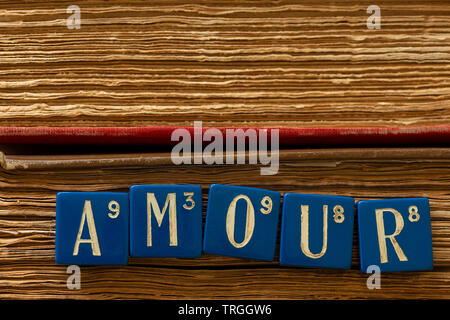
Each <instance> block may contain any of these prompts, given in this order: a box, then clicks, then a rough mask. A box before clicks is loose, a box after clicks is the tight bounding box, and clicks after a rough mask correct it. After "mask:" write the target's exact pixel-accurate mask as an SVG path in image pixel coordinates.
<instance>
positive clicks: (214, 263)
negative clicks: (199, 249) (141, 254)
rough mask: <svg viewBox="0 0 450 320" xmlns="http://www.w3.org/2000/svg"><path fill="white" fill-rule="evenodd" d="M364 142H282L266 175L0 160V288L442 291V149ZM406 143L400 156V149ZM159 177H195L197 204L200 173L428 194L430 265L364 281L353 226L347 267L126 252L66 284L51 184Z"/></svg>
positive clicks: (287, 295) (244, 169)
mask: <svg viewBox="0 0 450 320" xmlns="http://www.w3.org/2000/svg"><path fill="white" fill-rule="evenodd" d="M365 151H366V152H365ZM365 151H364V150H351V149H349V150H340V151H337V152H333V150H327V149H325V150H305V151H301V150H297V151H289V152H287V153H286V154H284V152H283V151H282V156H281V157H280V159H281V160H280V171H279V173H278V174H277V175H276V176H261V175H260V174H259V168H258V167H255V166H248V165H242V166H208V165H196V166H195V165H193V166H183V167H180V166H176V165H171V164H170V163H169V161H168V160H167V159H169V156H168V155H167V154H166V156H165V159H166V160H167V161H166V163H158V164H156V163H151V162H148V163H147V164H144V163H140V165H134V166H130V167H123V166H119V167H109V168H108V167H101V166H99V167H97V168H94V167H91V168H86V167H84V168H83V167H81V168H77V167H76V166H74V167H70V166H69V167H68V166H66V167H57V168H52V167H51V166H47V167H45V168H44V167H41V168H40V169H39V170H36V169H34V170H30V169H14V170H5V169H1V170H0V297H3V298H56V297H59V298H64V297H71V298H80V299H105V298H167V299H176V298H186V299H189V298H224V299H225V298H227V299H237V298H254V299H270V298H283V299H299V298H303V299H308V298H323V299H344V298H388V299H390V298H450V290H449V288H450V287H449V281H450V215H449V212H450V201H449V200H450V198H449V194H448V185H449V182H450V163H449V161H448V160H449V159H448V157H447V154H448V149H442V148H436V149H433V148H430V149H417V150H408V149H405V150H389V149H367V150H365ZM408 152H409V155H410V157H407V156H406V155H407V154H408ZM351 155H352V156H351ZM147 157H151V155H147ZM314 159H322V161H320V162H317V161H314ZM131 160H133V157H131ZM180 170H182V172H183V174H180ZM243 181H245V184H244V183H243ZM165 182H170V183H173V184H177V183H180V184H181V183H186V182H189V183H192V184H200V185H202V186H203V200H204V203H203V206H204V207H203V212H204V213H205V210H206V202H207V192H208V186H209V184H210V183H226V184H237V185H247V186H253V187H261V188H268V189H271V190H276V191H280V192H282V193H283V192H303V193H320V194H335V195H346V196H352V197H355V198H356V200H362V199H379V198H392V197H428V198H429V199H430V206H431V220H432V234H433V251H434V264H435V269H434V270H433V271H431V272H413V273H403V274H386V275H383V276H382V289H381V290H368V289H367V287H366V286H365V283H366V279H367V275H365V274H361V273H360V271H359V270H358V268H359V262H358V259H359V256H358V241H357V232H356V229H355V233H354V235H355V238H354V244H355V247H354V252H353V266H352V270H350V271H340V270H320V269H303V268H286V267H280V266H279V265H278V263H277V262H276V261H274V262H272V263H267V262H259V261H252V260H246V259H237V258H230V257H221V256H213V255H204V256H203V257H202V258H199V259H164V258H154V259H153V258H152V259H138V258H132V259H130V264H129V266H126V267H105V266H103V267H82V289H81V290H80V291H71V290H68V289H67V288H66V286H65V281H66V279H67V274H66V273H65V270H66V269H65V266H58V265H55V264H54V226H55V224H54V218H55V199H56V198H55V197H56V192H58V191H127V189H128V187H129V186H130V185H132V184H158V183H165ZM336 288H339V290H336Z"/></svg>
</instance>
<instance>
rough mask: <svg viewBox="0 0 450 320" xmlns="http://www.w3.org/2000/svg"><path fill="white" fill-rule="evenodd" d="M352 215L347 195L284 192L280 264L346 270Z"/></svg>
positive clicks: (348, 258) (349, 250)
mask: <svg viewBox="0 0 450 320" xmlns="http://www.w3.org/2000/svg"><path fill="white" fill-rule="evenodd" d="M354 215H355V200H354V199H353V198H350V197H340V196H328V195H315V194H297V193H286V194H284V197H283V213H282V223H281V240H280V264H281V265H291V266H300V267H320V268H334V269H350V267H351V263H352V245H353V221H354Z"/></svg>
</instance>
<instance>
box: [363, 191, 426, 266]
mask: <svg viewBox="0 0 450 320" xmlns="http://www.w3.org/2000/svg"><path fill="white" fill-rule="evenodd" d="M358 225H359V246H360V259H361V271H362V272H366V271H367V268H368V267H369V266H371V265H377V266H378V267H380V270H381V272H393V271H416V270H431V269H433V249H432V244H431V224H430V207H429V203H428V199H427V198H410V199H388V200H367V201H359V202H358Z"/></svg>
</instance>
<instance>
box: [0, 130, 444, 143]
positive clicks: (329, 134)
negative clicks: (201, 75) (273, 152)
mask: <svg viewBox="0 0 450 320" xmlns="http://www.w3.org/2000/svg"><path fill="white" fill-rule="evenodd" d="M176 129H184V130H187V131H186V132H189V134H190V135H191V137H193V136H194V128H193V127H175V126H151V127H0V144H94V145H95V144H143V145H175V144H177V143H178V139H177V140H176V141H172V139H171V137H172V132H173V131H174V130H176ZM208 129H209V128H208V127H204V128H202V132H205V131H206V130H208ZM216 129H219V130H220V131H221V132H222V133H223V134H224V135H225V133H226V130H227V129H233V130H236V129H242V130H244V131H246V130H248V129H254V130H256V132H258V130H261V129H266V130H267V133H268V139H269V141H270V136H271V132H272V130H274V129H278V132H279V144H280V146H285V147H286V146H291V147H301V146H371V145H389V146H404V145H409V144H414V145H449V144H450V125H444V126H423V127H360V128H342V127H341V128H334V127H333V128H286V127H283V128H280V127H278V128H256V127H240V128H236V127H221V128H216Z"/></svg>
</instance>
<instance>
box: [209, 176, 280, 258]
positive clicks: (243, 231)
mask: <svg viewBox="0 0 450 320" xmlns="http://www.w3.org/2000/svg"><path fill="white" fill-rule="evenodd" d="M279 212H280V193H278V192H275V191H269V190H264V189H256V188H247V187H238V186H228V185H220V184H212V185H211V186H210V189H209V198H208V208H207V212H206V223H205V239H204V243H203V251H204V252H206V253H210V254H218V255H224V256H233V257H240V258H248V259H258V260H266V261H272V260H273V258H274V254H275V245H276V238H277V229H278V216H279Z"/></svg>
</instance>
